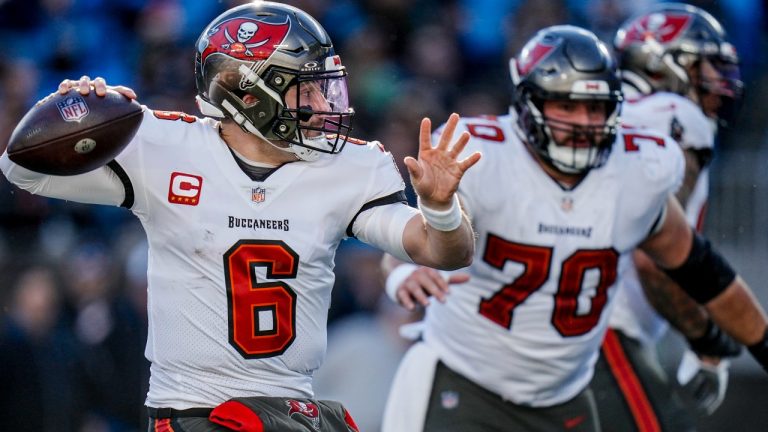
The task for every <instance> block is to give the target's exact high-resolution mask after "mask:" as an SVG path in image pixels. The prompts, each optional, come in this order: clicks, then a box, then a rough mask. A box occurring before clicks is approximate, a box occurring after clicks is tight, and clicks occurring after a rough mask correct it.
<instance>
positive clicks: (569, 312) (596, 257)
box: [479, 234, 619, 337]
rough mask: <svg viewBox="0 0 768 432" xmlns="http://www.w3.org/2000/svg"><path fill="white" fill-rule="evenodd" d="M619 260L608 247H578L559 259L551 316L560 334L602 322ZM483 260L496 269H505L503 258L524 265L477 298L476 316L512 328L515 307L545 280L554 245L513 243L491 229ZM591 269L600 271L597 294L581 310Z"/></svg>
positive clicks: (570, 334) (571, 333) (578, 332)
mask: <svg viewBox="0 0 768 432" xmlns="http://www.w3.org/2000/svg"><path fill="white" fill-rule="evenodd" d="M618 260H619V254H618V253H617V252H616V250H614V249H612V248H609V249H579V250H577V251H576V252H574V253H573V254H571V256H569V257H568V258H566V259H565V260H564V261H563V263H562V264H561V267H560V280H559V282H558V286H557V293H556V294H555V297H554V309H553V311H552V316H551V318H550V320H551V322H552V326H554V327H555V329H556V330H557V331H558V333H560V334H561V335H562V336H563V337H573V336H580V335H583V334H585V333H588V332H589V331H591V330H592V329H593V328H594V327H595V326H596V325H597V323H598V321H600V314H601V313H602V311H603V308H604V307H605V303H606V302H607V300H608V288H609V287H610V286H611V285H613V283H614V282H615V281H616V267H617V264H618ZM483 261H485V262H486V263H488V264H490V265H491V266H493V267H494V268H497V269H499V270H503V269H504V264H505V263H506V262H507V261H514V262H517V263H520V264H523V266H524V267H525V270H524V271H523V274H521V275H520V276H519V277H517V278H516V279H515V280H513V281H512V282H511V283H509V284H507V285H504V286H503V287H501V289H500V290H499V291H496V292H495V293H494V294H493V295H492V296H491V297H490V298H487V299H483V300H482V301H481V302H480V310H479V312H480V315H483V316H484V317H486V318H488V319H489V320H491V321H493V322H495V323H496V324H498V325H500V326H502V327H504V328H511V326H512V314H513V312H514V309H515V308H516V307H517V306H519V305H520V304H522V303H523V302H524V301H525V300H526V299H527V298H528V297H529V296H530V295H531V294H533V293H534V292H535V291H536V290H538V289H540V288H541V287H542V286H544V284H545V283H546V282H547V280H548V279H549V274H550V270H551V266H552V248H551V247H544V246H534V245H526V244H521V243H514V242H511V241H507V240H504V239H502V238H501V237H498V236H495V235H493V234H489V235H488V242H487V244H486V248H485V253H484V254H483ZM589 270H597V271H599V273H600V277H599V281H598V283H597V286H596V287H595V294H594V296H592V298H591V299H590V307H589V310H588V311H587V312H586V313H583V314H579V313H578V309H579V304H578V300H579V295H580V294H581V291H582V289H583V282H584V276H585V274H586V273H587V271H589Z"/></svg>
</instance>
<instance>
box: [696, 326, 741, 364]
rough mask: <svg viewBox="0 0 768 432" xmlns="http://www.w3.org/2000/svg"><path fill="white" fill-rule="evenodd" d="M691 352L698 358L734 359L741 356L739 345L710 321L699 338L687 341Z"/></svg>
mask: <svg viewBox="0 0 768 432" xmlns="http://www.w3.org/2000/svg"><path fill="white" fill-rule="evenodd" d="M687 340H688V345H689V346H690V347H691V350H692V351H693V352H695V353H696V354H698V355H700V356H712V357H720V358H722V357H736V356H738V355H739V354H741V344H740V343H738V342H736V340H735V339H733V338H732V337H731V336H729V335H728V334H727V333H725V332H724V331H723V330H722V329H721V328H720V327H718V326H717V324H715V323H714V322H712V320H708V321H707V330H706V331H705V332H704V334H703V335H702V336H701V337H698V338H696V339H687Z"/></svg>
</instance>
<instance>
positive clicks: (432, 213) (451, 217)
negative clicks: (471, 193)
mask: <svg viewBox="0 0 768 432" xmlns="http://www.w3.org/2000/svg"><path fill="white" fill-rule="evenodd" d="M419 210H421V214H422V216H424V220H426V221H427V223H428V224H429V226H431V227H432V228H434V229H436V230H438V231H453V230H455V229H456V228H458V227H459V226H461V220H462V214H461V206H460V205H459V197H458V196H457V195H456V194H453V201H452V202H451V207H450V208H449V209H448V210H434V209H431V208H429V207H427V206H423V205H421V200H419Z"/></svg>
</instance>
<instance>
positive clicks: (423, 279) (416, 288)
mask: <svg viewBox="0 0 768 432" xmlns="http://www.w3.org/2000/svg"><path fill="white" fill-rule="evenodd" d="M452 278H453V279H455V280H457V281H459V282H457V283H463V282H466V281H467V280H469V275H467V274H464V275H459V274H457V275H453V276H451V277H450V278H448V279H446V278H444V277H443V275H442V274H440V272H438V271H437V270H434V269H431V268H428V267H420V268H419V269H417V270H415V271H414V272H413V273H411V275H410V276H408V278H406V279H405V281H403V283H402V284H401V285H400V287H399V288H398V290H397V295H396V297H397V300H398V301H399V302H400V304H401V305H403V307H405V308H406V309H408V310H413V309H414V308H415V307H416V305H417V304H418V305H421V306H423V307H427V306H428V305H429V303H430V301H429V298H430V297H434V298H436V299H437V301H439V302H441V303H445V301H446V298H447V295H448V294H450V292H451V290H450V286H449V283H450V281H451V279H452Z"/></svg>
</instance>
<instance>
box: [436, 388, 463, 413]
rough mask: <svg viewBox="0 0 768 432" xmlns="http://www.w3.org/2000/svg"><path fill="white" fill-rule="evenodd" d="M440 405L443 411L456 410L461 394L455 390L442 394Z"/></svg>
mask: <svg viewBox="0 0 768 432" xmlns="http://www.w3.org/2000/svg"><path fill="white" fill-rule="evenodd" d="M440 405H441V406H442V407H443V409H447V410H452V409H455V408H456V407H458V406H459V393H458V392H456V391H453V390H445V391H443V392H442V393H440Z"/></svg>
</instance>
